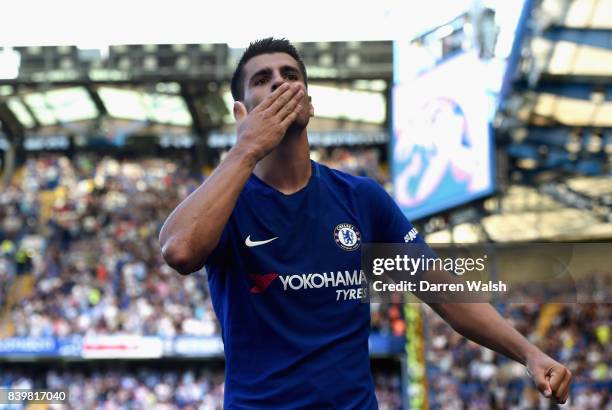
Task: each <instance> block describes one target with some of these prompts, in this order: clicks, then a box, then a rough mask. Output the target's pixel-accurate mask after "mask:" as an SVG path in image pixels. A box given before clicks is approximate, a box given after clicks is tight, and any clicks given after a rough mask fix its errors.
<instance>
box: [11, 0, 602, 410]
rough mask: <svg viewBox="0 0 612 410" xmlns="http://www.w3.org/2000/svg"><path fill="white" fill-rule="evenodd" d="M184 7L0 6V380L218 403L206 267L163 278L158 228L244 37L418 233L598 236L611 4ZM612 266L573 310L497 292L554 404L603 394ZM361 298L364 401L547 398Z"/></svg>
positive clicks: (483, 237)
mask: <svg viewBox="0 0 612 410" xmlns="http://www.w3.org/2000/svg"><path fill="white" fill-rule="evenodd" d="M64 3H68V2H64ZM184 3H186V2H184V1H179V2H177V7H172V8H171V9H168V10H161V9H154V8H153V9H151V10H150V13H148V12H146V6H143V5H142V4H138V2H133V3H130V4H129V5H127V4H126V5H120V4H119V2H115V1H110V3H109V5H108V7H104V8H103V9H100V10H97V9H95V8H93V9H88V10H83V6H82V5H80V6H79V5H78V4H77V3H75V4H74V5H65V6H66V7H65V8H66V10H63V11H65V12H61V13H59V12H58V10H57V9H56V8H53V6H51V5H48V4H47V5H44V4H43V5H36V6H34V5H32V2H21V3H20V4H18V5H14V6H11V8H12V9H11V10H10V11H11V13H6V14H5V13H3V14H5V19H6V22H5V23H6V24H4V22H3V26H2V27H0V163H1V165H2V167H1V170H2V174H1V177H0V178H1V180H2V182H1V185H0V186H1V187H2V188H1V190H0V387H12V388H48V389H65V390H67V391H68V392H69V394H70V405H69V406H65V407H61V406H56V407H54V408H74V409H81V408H87V409H149V408H155V409H221V408H222V401H223V377H224V376H223V349H222V342H221V338H220V333H219V325H218V323H217V320H216V318H215V316H214V312H213V310H212V307H211V304H210V300H209V292H208V288H207V283H206V272H205V270H202V271H200V272H197V273H194V274H192V275H190V276H188V277H182V276H180V275H178V274H177V273H176V272H174V271H172V270H171V269H170V268H169V267H168V266H166V265H165V264H164V262H163V260H162V258H161V255H160V251H159V244H158V240H157V235H158V232H159V229H160V228H161V225H162V224H163V222H164V220H165V218H166V216H167V215H168V214H169V213H170V211H171V210H172V209H173V208H174V207H175V206H176V205H177V204H178V202H180V200H181V199H182V198H184V197H185V196H186V195H188V194H189V193H190V192H191V191H193V190H194V189H195V188H196V187H197V186H199V184H201V183H202V181H203V180H204V179H205V178H206V177H207V176H208V175H209V174H210V173H211V172H212V170H213V169H214V168H215V166H216V165H217V164H218V163H219V161H220V160H221V158H223V155H224V154H225V153H226V152H227V150H228V149H229V148H230V147H231V145H232V144H233V142H234V141H235V124H234V121H233V119H232V116H231V111H232V105H233V101H232V98H231V94H230V91H229V79H230V77H231V74H232V73H233V70H234V67H235V65H236V63H237V60H238V59H239V58H240V56H241V54H242V52H243V50H244V47H245V46H246V45H247V44H248V42H249V41H250V40H254V39H256V38H261V37H266V36H269V35H274V36H276V37H282V36H286V37H287V38H289V40H291V41H293V42H294V43H295V45H296V47H297V48H298V50H299V52H300V53H301V55H302V57H303V59H304V61H305V63H306V66H307V70H308V75H309V87H308V91H309V94H310V95H311V96H312V101H313V105H314V107H315V115H316V117H315V118H314V119H312V121H311V123H310V126H309V140H310V144H311V157H312V158H313V159H315V160H317V161H320V162H322V163H324V164H327V165H329V166H331V167H334V168H338V169H340V170H343V171H346V172H349V173H353V174H357V175H367V176H370V177H372V178H374V179H375V180H376V181H378V182H379V183H380V184H381V185H383V186H384V187H385V188H386V189H387V190H388V191H389V192H390V193H391V194H392V195H393V196H394V198H395V199H396V201H397V202H398V204H399V205H400V207H401V208H402V210H403V211H404V212H405V213H406V215H407V216H408V217H409V218H410V219H411V220H412V221H413V223H414V224H415V226H416V227H417V228H418V229H419V231H420V232H421V233H422V234H423V235H424V236H425V239H426V240H427V241H428V242H430V243H432V244H434V243H457V244H463V243H484V242H495V243H507V242H508V243H509V242H517V241H523V242H524V241H529V242H548V241H572V242H594V241H600V242H604V241H606V242H607V241H609V240H610V239H612V174H611V168H610V159H611V157H612V0H526V1H522V0H521V1H512V2H510V1H502V0H498V1H494V0H490V1H485V0H474V1H472V0H470V1H455V2H453V3H452V4H445V3H444V2H442V1H440V0H430V1H428V2H427V3H428V4H427V5H419V6H418V9H417V8H416V7H417V6H415V5H407V4H404V3H403V2H401V1H381V2H380V4H378V5H374V4H370V5H367V6H356V5H352V6H351V5H350V3H348V2H343V1H339V2H333V4H325V3H324V2H320V1H313V2H312V4H310V5H308V4H306V5H303V6H301V8H303V9H304V10H301V9H300V10H299V11H295V10H292V11H291V12H287V11H286V6H284V5H282V4H276V3H274V2H272V3H271V5H269V6H268V7H269V8H267V9H266V10H263V11H262V10H258V8H257V7H255V5H244V9H243V10H244V13H240V14H235V13H234V12H233V11H232V10H231V8H230V7H229V6H227V5H223V4H219V5H218V8H216V7H213V6H210V8H206V7H204V6H202V5H200V6H199V7H201V8H202V7H204V8H203V9H197V8H195V9H193V10H192V12H187V11H189V10H191V9H188V8H187V6H188V5H187V4H184ZM327 3H331V2H327ZM446 3H448V2H446ZM68 6H71V7H73V8H70V7H68ZM181 6H184V7H185V8H181ZM276 6H279V7H276ZM281 6H282V7H281ZM28 7H35V8H32V9H31V10H28ZM121 7H124V9H123V10H125V12H121V11H118V10H122V9H121ZM189 7H195V6H193V5H190V6H189ZM207 7H208V6H207ZM32 10H36V11H37V12H36V13H35V15H32V14H31V11H32ZM28 12H30V13H28ZM154 12H156V13H154ZM26 13H28V14H29V15H30V17H31V19H30V20H29V21H30V23H29V25H30V26H31V27H32V30H26V29H25V28H24V27H23V26H22V23H23V20H22V19H20V18H17V17H18V16H21V15H25V14H26ZM138 13H143V14H142V16H141V17H139V18H140V20H138V19H135V18H134V16H137V15H139V14H138ZM276 16H279V17H278V18H277V17H276ZM287 16H288V17H289V18H287ZM269 21H271V22H273V23H271V24H267V23H268V22H269ZM296 21H298V22H305V23H304V24H298V23H296ZM141 26H142V27H141ZM247 26H248V27H249V28H248V29H247ZM139 27H140V29H136V28H139ZM37 33H38V34H37ZM611 271H612V267H611V268H610V271H596V272H592V278H591V286H590V287H589V289H590V290H591V293H590V294H589V295H588V296H589V300H591V301H592V303H588V304H559V303H545V302H542V303H530V304H510V303H504V304H498V305H497V308H498V309H499V311H500V312H501V313H502V314H503V315H504V316H505V317H507V318H508V320H510V321H511V323H512V324H513V325H514V326H516V327H517V328H518V329H519V330H520V331H521V332H522V333H523V334H525V335H526V336H527V337H528V338H529V339H530V340H531V341H532V342H534V343H536V344H537V345H538V346H540V347H541V348H542V349H544V350H545V351H546V352H547V353H548V354H550V355H552V356H553V357H555V358H556V359H557V360H559V361H562V362H563V363H565V364H567V365H568V367H569V368H570V370H571V371H572V372H573V374H574V378H575V382H574V384H573V387H572V394H571V396H570V402H569V404H568V405H566V406H565V408H573V409H612V399H611V397H610V396H611V393H610V391H611V387H612V368H611V367H610V363H612V349H611V342H610V327H611V325H612V323H611V322H612V320H611V317H612V316H611V313H612V306H611V305H610V304H609V303H607V302H608V301H609V300H610V298H609V295H610V293H609V291H608V290H609V289H610V286H612V284H611V283H610V276H611ZM371 310H372V333H371V338H370V351H371V365H372V372H373V374H374V378H375V381H376V393H377V397H378V399H379V406H380V408H381V410H390V409H394V410H395V409H427V408H430V409H548V408H554V405H549V404H548V403H546V402H545V401H543V400H541V399H540V398H539V395H538V393H537V391H536V390H535V388H534V386H533V385H532V383H531V381H530V379H529V378H528V376H527V374H526V372H525V369H524V368H523V367H522V366H520V365H518V364H516V363H513V362H511V361H510V360H507V359H505V358H503V357H501V356H499V355H496V354H493V353H492V352H491V351H489V350H487V349H485V348H482V347H480V346H478V345H476V344H473V343H471V342H469V341H467V340H465V339H464V338H462V337H460V336H459V335H458V334H456V333H454V331H452V329H451V328H450V327H449V326H448V325H446V323H445V322H443V321H442V320H441V319H440V318H439V317H437V316H436V315H435V314H434V313H433V312H432V311H431V310H430V309H429V308H428V307H427V306H420V305H417V304H407V305H401V304H380V305H375V304H373V305H372V308H371ZM5 407H6V408H8V406H5ZM0 408H3V406H2V405H0ZM10 408H18V406H13V407H10ZM24 408H25V406H24ZM39 408H40V407H39ZM43 408H44V407H43Z"/></svg>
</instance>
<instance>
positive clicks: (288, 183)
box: [254, 129, 312, 195]
mask: <svg viewBox="0 0 612 410" xmlns="http://www.w3.org/2000/svg"><path fill="white" fill-rule="evenodd" d="M254 173H255V175H257V177H258V178H259V179H261V180H262V181H264V182H265V183H266V184H268V185H270V186H272V187H274V188H275V189H276V190H277V191H280V192H282V193H283V194H285V195H290V194H293V193H295V192H297V191H299V190H301V189H302V188H304V187H305V186H306V185H308V181H309V180H310V175H311V174H312V169H311V165H310V149H309V147H308V135H307V132H306V129H303V130H302V131H301V132H300V133H298V134H287V135H285V137H284V138H283V141H282V142H281V143H280V144H279V145H278V146H277V147H276V148H275V149H274V150H273V151H271V152H270V153H269V154H268V155H266V156H265V157H264V158H263V159H262V160H261V161H259V162H258V163H257V166H256V167H255V170H254Z"/></svg>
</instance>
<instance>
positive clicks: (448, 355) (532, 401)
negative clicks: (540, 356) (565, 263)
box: [424, 303, 612, 410]
mask: <svg viewBox="0 0 612 410" xmlns="http://www.w3.org/2000/svg"><path fill="white" fill-rule="evenodd" d="M543 308H544V305H543V304H535V303H529V304H522V303H521V304H504V305H500V310H501V313H502V314H503V315H504V316H505V317H506V318H507V319H508V320H509V321H510V322H511V323H512V325H513V326H515V327H516V328H517V329H518V330H519V331H520V332H521V333H522V334H524V335H526V336H527V337H528V338H529V339H530V340H531V341H532V342H534V343H536V344H537V345H538V346H539V347H540V348H541V349H542V350H543V351H545V352H546V353H547V354H550V355H551V356H552V357H553V358H555V359H556V360H558V361H560V362H562V363H564V364H565V365H567V366H568V368H569V369H570V371H571V372H572V374H573V377H574V380H573V383H572V390H571V395H570V399H569V405H570V406H571V408H572V409H576V410H610V409H612V395H611V394H610V392H611V391H612V367H611V366H610V363H612V348H611V347H612V346H611V340H610V329H611V324H612V323H611V319H610V318H612V305H610V304H609V303H588V304H559V305H557V306H554V307H553V309H554V317H552V321H551V322H550V323H549V325H548V328H547V329H546V328H544V329H543V328H542V325H541V323H539V321H538V319H539V318H541V312H542V309H543ZM424 320H425V323H426V326H425V329H427V330H426V341H427V342H426V351H427V353H426V360H427V372H428V380H430V381H431V382H430V385H429V403H430V407H431V408H432V409H469V410H477V409H478V410H479V409H491V408H500V409H513V410H522V409H548V408H549V407H548V406H549V404H547V400H546V399H544V398H543V397H542V396H541V395H540V394H539V393H538V391H537V389H536V388H535V385H534V384H533V382H532V381H531V379H530V378H529V376H528V374H527V372H526V368H525V367H524V366H522V365H520V364H518V363H516V362H513V361H511V360H509V359H506V358H504V357H502V356H500V355H497V354H494V353H493V352H492V351H491V350H488V349H486V348H484V347H482V346H479V345H477V344H475V343H473V342H470V341H468V340H467V339H465V338H463V337H461V336H460V335H459V334H457V333H456V332H455V331H454V330H452V329H451V328H450V326H448V325H447V324H446V323H445V322H444V321H442V319H441V318H440V317H439V316H438V315H436V314H435V313H434V312H433V311H432V310H431V309H430V308H429V307H426V308H424ZM541 332H543V333H541Z"/></svg>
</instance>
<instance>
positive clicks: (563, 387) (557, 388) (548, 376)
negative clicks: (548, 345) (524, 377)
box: [527, 353, 572, 404]
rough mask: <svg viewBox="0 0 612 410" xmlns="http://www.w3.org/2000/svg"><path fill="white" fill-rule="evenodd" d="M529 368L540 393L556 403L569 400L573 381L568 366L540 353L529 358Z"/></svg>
mask: <svg viewBox="0 0 612 410" xmlns="http://www.w3.org/2000/svg"><path fill="white" fill-rule="evenodd" d="M527 369H528V370H529V374H530V375H531V377H532V379H533V381H534V382H535V384H536V386H537V388H538V390H539V391H540V393H542V394H543V395H544V396H545V397H548V398H550V399H551V400H553V401H554V402H555V403H559V404H563V403H565V402H566V401H567V398H568V396H569V391H570V384H571V382H572V372H570V371H569V369H568V368H567V367H565V366H563V365H562V364H561V363H559V362H557V361H555V360H553V359H552V358H550V357H549V356H547V355H546V354H544V353H540V354H537V355H536V356H534V357H532V358H530V359H529V360H528V362H527Z"/></svg>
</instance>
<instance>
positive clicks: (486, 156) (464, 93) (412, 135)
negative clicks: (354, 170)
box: [391, 52, 494, 219]
mask: <svg viewBox="0 0 612 410" xmlns="http://www.w3.org/2000/svg"><path fill="white" fill-rule="evenodd" d="M489 72H490V71H489V70H487V67H486V66H485V65H484V63H483V62H482V61H481V60H480V59H479V58H478V55H477V53H476V52H464V53H461V54H459V55H455V56H454V57H451V58H450V59H448V60H447V61H445V62H444V63H442V64H441V65H438V66H436V67H434V68H432V69H431V70H429V71H426V72H424V73H421V74H420V75H418V76H416V77H415V78H413V79H412V80H407V81H401V82H398V83H396V85H395V86H394V89H393V120H392V122H393V133H392V141H391V167H392V174H393V186H394V196H395V200H396V201H397V203H398V204H399V206H400V207H401V208H402V210H403V211H404V213H405V214H406V216H407V217H408V218H409V219H418V218H422V217H424V216H428V215H431V214H433V213H436V212H439V211H442V210H444V209H448V208H451V207H454V206H457V205H460V204H462V203H465V202H468V201H471V200H473V199H476V198H478V197H482V196H485V195H488V194H490V193H491V192H492V191H493V189H494V173H493V169H494V167H493V146H492V135H491V126H490V119H491V116H492V115H491V107H492V99H491V98H492V96H491V94H490V92H488V90H487V84H486V83H487V82H486V81H484V79H485V78H486V77H487V73H489Z"/></svg>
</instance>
